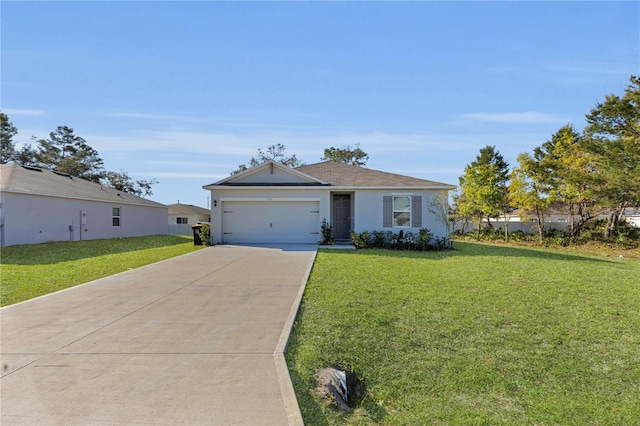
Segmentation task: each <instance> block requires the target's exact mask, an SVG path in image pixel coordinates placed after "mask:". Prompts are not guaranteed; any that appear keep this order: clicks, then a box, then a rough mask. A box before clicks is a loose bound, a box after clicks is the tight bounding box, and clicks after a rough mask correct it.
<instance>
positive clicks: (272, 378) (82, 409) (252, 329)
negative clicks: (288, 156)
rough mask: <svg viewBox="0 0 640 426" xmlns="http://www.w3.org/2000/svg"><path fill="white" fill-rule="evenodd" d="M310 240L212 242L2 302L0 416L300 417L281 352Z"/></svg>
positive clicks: (47, 420)
mask: <svg viewBox="0 0 640 426" xmlns="http://www.w3.org/2000/svg"><path fill="white" fill-rule="evenodd" d="M316 249H317V246H309V245H283V246H279V247H277V246H274V247H266V246H265V247H248V246H216V247H210V248H206V249H203V250H200V251H198V252H194V253H191V254H188V255H185V256H181V257H177V258H173V259H169V260H166V261H163V262H159V263H156V264H153V265H149V266H145V267H142V268H139V269H135V270H131V271H128V272H125V273H121V274H118V275H114V276H111V277H108V278H104V279H101V280H97V281H93V282H91V283H88V284H84V285H82V286H78V287H74V288H71V289H68V290H64V291H61V292H58V293H54V294H51V295H48V296H44V297H41V298H38V299H33V300H30V301H27V302H23V303H20V304H16V305H13V306H8V307H6V308H3V309H1V310H0V320H1V329H0V333H1V334H0V335H1V338H0V353H1V363H2V379H0V411H1V417H0V424H2V425H3V426H5V425H12V424H20V425H24V424H38V425H44V424H60V425H63V424H64V425H68V424H101V425H106V424H138V425H179V424H183V425H187V424H188V425H287V424H290V425H296V424H302V418H301V415H300V411H299V408H298V405H297V401H296V399H295V395H294V393H293V387H292V385H291V381H290V378H289V373H288V370H287V367H286V365H285V362H284V355H283V352H284V350H285V347H286V342H287V339H288V336H289V331H290V329H291V326H292V324H293V319H294V316H295V313H296V312H297V308H298V304H299V301H300V298H301V297H302V292H303V289H304V285H305V283H306V280H307V277H308V275H309V272H310V270H311V267H312V264H313V261H314V259H315V255H316Z"/></svg>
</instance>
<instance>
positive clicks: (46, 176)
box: [0, 164, 166, 208]
mask: <svg viewBox="0 0 640 426" xmlns="http://www.w3.org/2000/svg"><path fill="white" fill-rule="evenodd" d="M0 190H2V191H3V192H13V193H20V194H30V195H40V196H49V197H60V198H73V199H81V200H91V201H103V202H111V203H115V204H136V205H142V206H149V207H165V208H166V206H165V205H164V204H160V203H156V202H155V201H151V200H147V199H144V198H142V197H137V196H135V195H132V194H128V193H126V192H122V191H118V190H117V189H114V188H110V187H108V186H102V185H100V184H97V183H93V182H89V181H88V180H84V179H80V178H77V177H73V176H69V175H67V174H64V173H58V172H54V171H51V170H45V169H40V168H38V167H26V166H20V165H18V164H1V165H0Z"/></svg>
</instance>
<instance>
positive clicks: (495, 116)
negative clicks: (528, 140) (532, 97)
mask: <svg viewBox="0 0 640 426" xmlns="http://www.w3.org/2000/svg"><path fill="white" fill-rule="evenodd" d="M462 117H463V118H466V119H469V120H475V121H485V122H490V123H508V124H534V123H560V122H564V120H563V119H562V118H561V117H558V116H555V115H552V114H547V113H544V112H536V111H527V112H505V113H488V112H474V113H469V114H462Z"/></svg>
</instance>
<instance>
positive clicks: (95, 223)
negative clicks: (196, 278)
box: [1, 192, 168, 246]
mask: <svg viewBox="0 0 640 426" xmlns="http://www.w3.org/2000/svg"><path fill="white" fill-rule="evenodd" d="M1 202H2V239H3V241H2V243H3V245H4V246H9V245H16V244H36V243H44V242H49V241H79V240H90V239H102V238H118V237H132V236H141V235H158V234H166V233H167V228H168V226H167V208H166V207H152V206H137V205H131V204H118V203H110V202H99V201H86V200H78V199H68V198H59V197H48V196H40V195H30V194H17V193H6V192H5V193H3V194H2V200H1ZM114 207H118V208H120V226H113V208H114ZM81 212H85V216H84V217H85V222H86V223H85V224H84V225H83V224H82V219H81V216H82V214H81Z"/></svg>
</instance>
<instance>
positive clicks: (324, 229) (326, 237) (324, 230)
mask: <svg viewBox="0 0 640 426" xmlns="http://www.w3.org/2000/svg"><path fill="white" fill-rule="evenodd" d="M320 233H321V234H322V241H321V242H320V244H321V245H323V246H332V245H334V244H335V243H336V242H335V241H334V239H333V229H332V228H331V225H330V224H329V223H328V222H327V219H322V226H321V227H320Z"/></svg>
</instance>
